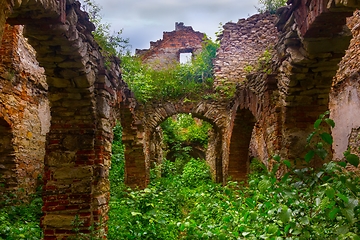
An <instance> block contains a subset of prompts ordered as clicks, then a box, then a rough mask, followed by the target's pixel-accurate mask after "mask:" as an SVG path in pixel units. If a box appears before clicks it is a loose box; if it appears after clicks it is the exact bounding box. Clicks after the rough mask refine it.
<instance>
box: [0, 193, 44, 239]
mask: <svg viewBox="0 0 360 240" xmlns="http://www.w3.org/2000/svg"><path fill="white" fill-rule="evenodd" d="M20 194H21V193H20ZM42 205H43V202H42V199H41V187H39V188H38V191H37V193H36V194H35V195H34V196H32V197H31V200H30V202H23V201H21V200H18V199H17V196H16V194H7V193H5V194H3V195H2V196H1V201H0V240H2V239H4V240H5V239H6V240H25V239H26V240H37V239H41V238H42V236H43V234H42V229H41V228H40V217H41V216H42V212H41V207H42Z"/></svg>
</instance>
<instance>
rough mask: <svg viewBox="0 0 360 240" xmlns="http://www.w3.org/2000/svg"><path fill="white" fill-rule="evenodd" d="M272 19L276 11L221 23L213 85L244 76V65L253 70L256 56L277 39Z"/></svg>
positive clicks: (238, 79) (261, 53)
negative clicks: (271, 13) (234, 21)
mask: <svg viewBox="0 0 360 240" xmlns="http://www.w3.org/2000/svg"><path fill="white" fill-rule="evenodd" d="M275 21H276V16H275V15H270V14H256V15H254V16H251V17H249V18H248V19H240V20H239V21H238V22H237V23H226V24H225V25H224V26H223V28H224V29H223V32H222V34H221V35H220V36H219V38H220V49H219V50H218V52H217V56H216V60H215V63H214V65H215V66H214V68H215V76H216V82H215V85H218V84H224V82H225V83H228V82H230V83H236V82H243V81H245V80H246V75H247V74H248V73H249V72H248V71H246V70H245V67H246V66H251V67H252V68H254V70H255V69H256V68H257V66H258V59H259V57H261V56H262V55H263V53H264V51H265V50H266V49H272V48H273V47H274V45H275V43H276V42H277V40H278V32H277V30H276V28H275Z"/></svg>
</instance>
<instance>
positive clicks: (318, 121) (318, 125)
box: [314, 119, 322, 130]
mask: <svg viewBox="0 0 360 240" xmlns="http://www.w3.org/2000/svg"><path fill="white" fill-rule="evenodd" d="M321 122H322V119H317V120H316V121H315V123H314V129H315V130H319V127H320V124H321Z"/></svg>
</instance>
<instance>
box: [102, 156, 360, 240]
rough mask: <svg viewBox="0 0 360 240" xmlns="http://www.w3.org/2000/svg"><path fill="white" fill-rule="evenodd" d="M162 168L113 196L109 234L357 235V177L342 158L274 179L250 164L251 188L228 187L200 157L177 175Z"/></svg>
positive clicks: (172, 236)
mask: <svg viewBox="0 0 360 240" xmlns="http://www.w3.org/2000/svg"><path fill="white" fill-rule="evenodd" d="M277 164H279V165H282V164H284V163H283V162H279V163H277ZM164 165H166V166H165V167H164V171H165V173H166V174H165V176H166V177H163V178H161V179H157V180H156V181H153V182H152V183H151V184H150V185H149V186H148V187H147V188H146V189H144V190H130V189H128V190H127V191H124V192H123V193H122V194H121V195H116V196H113V197H112V199H111V202H110V207H111V211H110V221H109V235H108V237H109V239H360V238H359V231H360V225H359V216H360V208H359V192H360V187H359V184H358V183H359V176H358V175H356V174H355V173H352V172H348V171H346V170H345V169H344V168H343V167H341V166H340V165H339V163H335V162H330V163H326V164H324V166H323V167H322V168H320V169H317V170H314V169H312V168H303V169H297V170H295V169H292V168H291V167H290V169H289V172H288V173H287V174H285V175H284V176H283V177H282V178H280V179H278V178H276V175H275V173H274V171H273V172H269V171H267V170H266V168H265V167H264V166H263V164H262V163H259V162H257V161H254V162H253V163H252V168H253V169H254V171H253V172H252V174H250V176H249V181H248V185H244V184H238V183H236V182H228V184H227V185H226V186H222V185H220V184H216V183H213V182H212V181H211V178H210V176H209V175H208V174H209V171H208V170H206V165H205V163H204V162H202V161H199V160H194V159H193V160H191V161H189V162H188V163H187V164H186V165H185V168H184V171H183V173H182V174H180V175H173V174H172V172H173V170H171V169H172V168H173V167H174V166H173V165H172V163H171V162H165V163H164ZM287 165H288V163H286V166H287ZM256 168H257V170H256ZM259 169H260V171H259ZM167 171H169V172H167Z"/></svg>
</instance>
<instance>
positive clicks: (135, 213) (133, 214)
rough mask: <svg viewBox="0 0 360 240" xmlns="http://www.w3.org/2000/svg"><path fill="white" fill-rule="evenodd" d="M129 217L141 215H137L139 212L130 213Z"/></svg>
mask: <svg viewBox="0 0 360 240" xmlns="http://www.w3.org/2000/svg"><path fill="white" fill-rule="evenodd" d="M131 215H132V216H136V215H142V214H141V213H139V212H131Z"/></svg>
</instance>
